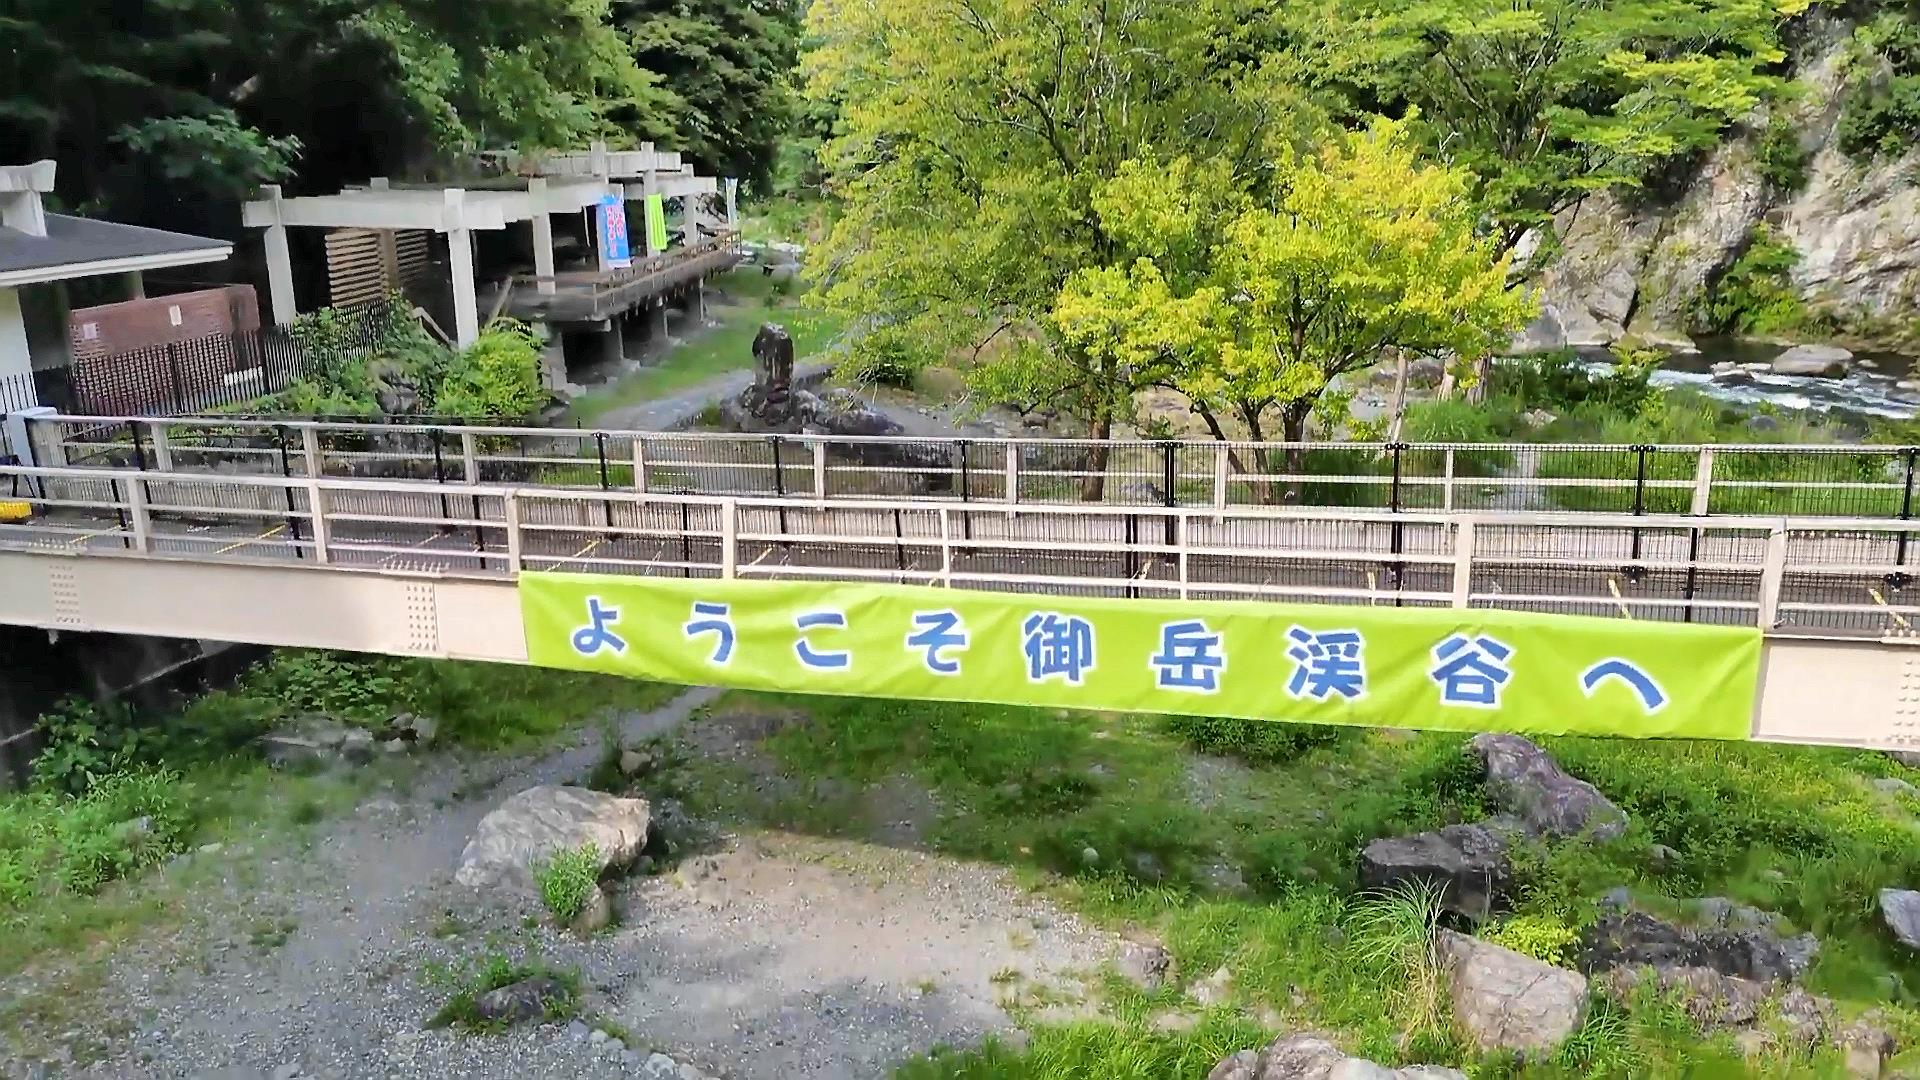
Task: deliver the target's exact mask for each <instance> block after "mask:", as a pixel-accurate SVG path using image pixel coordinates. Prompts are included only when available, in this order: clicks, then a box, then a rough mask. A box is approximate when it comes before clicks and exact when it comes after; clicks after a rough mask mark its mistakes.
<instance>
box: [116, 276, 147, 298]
mask: <svg viewBox="0 0 1920 1080" xmlns="http://www.w3.org/2000/svg"><path fill="white" fill-rule="evenodd" d="M120 283H121V284H122V285H125V286H126V287H127V299H129V300H145V299H146V298H147V275H145V274H143V273H141V272H140V271H138V270H129V271H127V272H126V273H124V274H122V275H120Z"/></svg>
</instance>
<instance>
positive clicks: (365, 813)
mask: <svg viewBox="0 0 1920 1080" xmlns="http://www.w3.org/2000/svg"><path fill="white" fill-rule="evenodd" d="M717 696H718V692H717V691H712V690H705V689H696V690H689V691H687V692H686V693H684V694H682V695H680V696H679V697H677V698H676V699H674V700H673V701H672V702H670V703H669V704H667V705H666V706H663V707H662V708H660V709H657V710H654V711H653V712H649V713H636V714H633V715H630V716H626V717H623V718H620V723H619V727H620V730H621V733H622V735H623V737H624V738H626V739H637V738H646V737H649V736H652V735H657V734H663V733H667V732H670V731H672V730H673V729H674V728H676V727H678V726H679V725H680V724H682V723H683V722H685V721H686V720H687V718H688V717H689V716H692V715H694V714H695V713H697V712H698V711H699V710H700V709H702V708H703V707H704V706H705V705H707V704H708V703H710V702H711V701H712V700H714V698H715V697H717ZM600 752H601V747H600V736H599V734H598V732H597V731H595V732H589V733H587V734H585V735H583V736H582V737H581V738H580V739H579V740H578V741H577V742H576V743H575V744H574V745H572V746H569V747H567V748H565V749H562V750H559V751H556V752H554V753H551V754H548V755H545V756H543V757H539V758H519V759H509V758H501V757H493V758H473V759H469V760H466V761H460V760H456V759H455V758H454V757H453V756H452V755H445V756H442V757H441V758H439V759H438V760H432V759H430V760H427V761H425V762H423V763H421V765H420V766H419V770H418V771H417V772H416V773H415V774H414V775H413V777H412V780H411V783H410V784H406V785H402V786H396V787H395V789H394V790H389V791H385V792H380V793H376V794H374V795H372V796H370V797H368V798H366V799H364V800H362V802H361V803H360V805H359V807H358V809H357V811H356V812H355V813H354V814H353V815H351V816H349V817H345V818H341V819H338V820H333V821H328V822H323V823H320V824H318V825H316V826H315V827H314V831H313V834H312V837H311V841H310V843H309V844H308V845H307V846H306V847H305V848H304V849H299V850H287V849H277V850H276V849H273V848H272V847H271V846H270V845H268V844H266V843H264V842H263V843H261V844H258V845H248V847H252V848H258V850H248V847H241V848H236V849H232V850H223V851H220V852H214V853H209V854H197V855H195V856H193V857H192V858H193V859H194V860H198V861H200V862H202V864H203V866H202V869H205V866H204V864H205V863H209V862H211V863H214V864H216V865H217V873H214V874H212V875H209V876H210V878H211V880H210V881H208V882H207V883H205V884H203V885H202V886H201V887H200V889H199V891H198V892H196V893H195V894H194V896H193V897H192V899H193V901H194V906H195V907H196V908H197V909H199V910H200V912H201V913H202V915H201V917H199V918H194V919H191V920H189V922H188V924H187V925H186V926H185V927H184V928H183V929H182V930H180V931H179V932H177V933H175V934H173V935H171V936H156V937H155V938H150V939H148V940H144V941H141V942H137V943H134V944H130V945H128V946H125V947H122V948H120V949H118V950H116V951H115V952H113V953H112V954H110V955H108V956H106V957H102V958H97V959H93V960H88V961H78V962H76V963H92V964H98V965H101V970H98V971H93V972H90V973H89V974H90V976H91V977H90V978H87V979H83V980H80V981H78V982H69V981H63V980H62V979H61V978H59V977H57V976H65V977H66V979H68V980H71V979H72V978H73V977H74V976H75V974H76V972H75V970H73V969H72V968H68V969H67V970H65V971H63V972H40V973H36V974H32V975H26V976H19V977H16V978H15V979H13V980H10V982H11V983H12V985H9V986H7V987H5V988H4V992H5V993H7V994H32V993H35V992H39V993H60V992H62V991H61V988H62V987H63V986H74V985H85V986H89V987H90V989H89V990H88V992H87V1000H85V1001H84V1002H80V1003H74V1002H69V1003H68V1004H70V1005H76V1004H77V1006H78V1007H76V1008H73V1009H71V1010H69V1011H68V1012H66V1013H65V1014H56V1015H60V1019H59V1020H58V1021H52V1022H50V1024H49V1025H47V1026H43V1027H42V1028H40V1029H29V1030H25V1031H23V1032H22V1034H23V1035H25V1036H27V1037H28V1039H29V1041H30V1042H31V1043H32V1044H34V1048H35V1053H36V1055H37V1056H39V1057H41V1058H43V1059H46V1060H45V1063H44V1064H42V1063H40V1062H34V1061H29V1060H26V1059H15V1060H12V1061H4V1062H0V1065H4V1067H3V1068H0V1073H4V1074H5V1075H25V1076H36V1075H81V1076H98V1077H108V1076H113V1077H119V1076H159V1077H173V1076H196V1077H235V1078H239V1077H247V1078H253V1077H273V1078H275V1080H286V1078H291V1077H298V1076H325V1077H343V1078H344V1077H389V1076H400V1077H407V1078H413V1077H499V1076H515V1077H546V1076H551V1077H600V1076H661V1075H669V1074H663V1073H659V1072H655V1071H650V1069H649V1066H648V1065H647V1064H646V1060H645V1059H646V1055H647V1054H648V1053H649V1052H652V1051H659V1052H663V1053H666V1054H669V1055H671V1056H672V1057H674V1058H675V1059H677V1060H678V1061H680V1062H684V1063H690V1064H693V1065H696V1066H697V1067H698V1068H699V1069H700V1070H702V1071H704V1072H705V1073H707V1074H711V1075H716V1076H722V1077H731V1078H742V1080H753V1078H769V1080H770V1078H774V1077H799V1076H810V1077H879V1076H885V1075H887V1074H888V1073H889V1072H890V1071H891V1069H892V1068H893V1067H894V1066H895V1065H896V1064H897V1063H898V1062H900V1061H901V1060H902V1059H904V1058H907V1057H910V1056H913V1055H915V1054H920V1053H924V1052H925V1051H927V1050H928V1049H930V1048H931V1047H933V1046H934V1045H936V1044H942V1043H944V1044H964V1043H969V1042H972V1041H975V1040H977V1039H979V1038H980V1037H981V1036H983V1035H984V1034H986V1033H988V1032H992V1031H1004V1030H1008V1029H1010V1028H1011V1027H1012V1024H1013V1021H1012V1019H1011V1018H1010V1017H1009V1015H1008V1013H1007V1011H1006V1009H1005V1008H1003V1007H1002V999H1003V997H1004V995H1005V994H1006V993H1007V992H1009V989H1010V988H1013V987H1024V986H1049V987H1054V988H1056V989H1058V990H1060V991H1064V992H1065V993H1066V994H1067V995H1069V996H1072V995H1074V994H1077V993H1081V992H1083V990H1084V986H1083V982H1082V980H1083V978H1084V976H1085V975H1087V974H1089V973H1091V972H1093V971H1095V970H1096V969H1098V968H1099V967H1100V966H1101V965H1102V964H1104V963H1105V961H1106V959H1107V958H1108V957H1109V956H1111V954H1112V951H1113V949H1114V942H1113V941H1112V940H1111V938H1110V937H1108V936H1107V935H1105V934H1102V933H1099V932H1096V931H1094V930H1092V929H1090V928H1088V927H1086V926H1084V925H1083V924H1081V923H1080V922H1079V921H1078V920H1077V919H1075V918H1073V917H1072V916H1070V915H1066V914H1064V913H1061V912H1059V911H1056V910H1053V909H1052V908H1051V907H1050V906H1049V905H1047V904H1046V903H1044V902H1043V901H1041V900H1038V899H1036V898H1034V897H1032V896H1030V895H1028V894H1027V893H1025V892H1024V891H1022V890H1021V889H1020V888H1018V887H1017V886H1016V885H1015V884H1014V883H1013V882H1012V881H1010V880H1009V878H1008V877H1007V875H1006V874H1005V873H1004V872H1003V871H1001V870H999V869H997V868H993V867H986V866H979V865H974V864H967V863H960V862H955V861H952V860H946V859H941V858H937V857H933V856H928V855H924V854H921V853H918V852H913V851H897V850H893V849H890V848H881V847H870V846H867V845H863V844H857V843H849V842H842V841H829V840H818V839H811V838H804V837H796V836H790V835H785V834H771V833H761V834H750V835H744V836H724V837H721V838H720V839H719V840H718V841H717V842H716V844H715V845H714V846H713V847H712V848H711V850H709V851H708V852H706V853H704V854H700V855H696V856H693V857H690V858H688V859H686V860H684V861H682V862H681V863H680V865H679V866H678V867H677V868H675V869H673V870H671V871H668V872H666V873H662V874H658V875H655V876H651V877H640V878H632V879H629V880H627V881H625V882H622V883H620V885H619V886H618V887H617V889H616V890H615V892H614V902H615V908H616V910H617V911H620V912H621V913H622V917H621V920H620V926H619V927H618V928H617V929H615V930H613V931H611V932H609V933H606V934H603V935H600V936H598V937H595V938H592V939H587V940H582V939H578V938H574V937H571V936H567V935H562V934H557V933H556V932H554V931H553V930H551V929H549V928H548V927H547V926H546V925H545V924H544V923H543V922H541V921H539V920H534V919H528V918H526V917H525V912H526V909H525V908H524V907H522V906H519V905H517V904H515V903H510V902H505V901H502V900H501V899H500V898H498V897H489V896H482V895H478V894H476V893H474V892H473V891H472V890H468V889H464V888H462V887H460V886H458V885H456V884H454V883H453V881H452V873H453V869H454V867H455V864H456V862H457V859H458V856H459V852H460V849H461V847H462V846H463V845H464V844H465V843H466V840H467V838H468V837H469V836H470V835H471V833H472V831H473V829H474V826H475V825H476V824H477V823H478V821H479V819H480V817H481V816H482V815H484V814H485V813H486V812H487V811H488V810H489V809H491V808H492V807H493V806H494V805H496V804H497V803H498V802H499V801H500V800H501V799H502V798H504V797H505V796H506V795H508V794H511V793H512V792H514V791H518V790H520V789H522V788H524V787H527V786H530V785H533V784H539V783H564V782H577V781H578V780H580V779H581V778H582V777H584V776H585V775H586V773H587V772H588V771H589V770H590V769H591V768H592V766H593V765H594V763H595V762H596V761H597V760H598V758H599V755H600ZM402 788H404V789H402ZM491 949H497V950H501V951H504V952H506V953H507V954H509V955H511V956H513V957H515V958H527V959H537V960H538V961H539V962H541V963H544V964H546V965H549V966H551V967H554V968H558V969H561V970H568V969H571V970H575V971H577V972H578V973H579V975H580V979H581V984H582V988H583V998H584V1002H583V1015H584V1016H585V1017H586V1018H587V1019H588V1021H589V1022H590V1023H592V1024H594V1025H595V1026H602V1025H604V1026H606V1027H609V1028H611V1029H612V1030H613V1031H615V1032H617V1033H620V1034H622V1035H624V1036H625V1037H626V1038H627V1039H629V1040H631V1041H632V1042H633V1043H635V1044H636V1045H633V1046H630V1047H626V1048H624V1050H625V1052H624V1053H623V1052H622V1049H621V1048H617V1047H616V1046H615V1044H613V1043H611V1042H604V1043H603V1042H594V1041H590V1040H588V1039H587V1038H586V1037H585V1036H586V1035H587V1034H588V1031H589V1030H590V1029H589V1028H587V1027H583V1026H580V1025H574V1026H573V1027H572V1028H569V1027H567V1026H564V1025H558V1024H554V1025H545V1026H541V1027H535V1028H523V1029H517V1030H514V1031H511V1032H509V1033H506V1034H499V1035H471V1034H463V1033H459V1032H455V1031H448V1030H424V1029H423V1024H422V1022H423V1020H424V1018H426V1017H428V1016H429V1015H431V1014H432V1013H433V1012H434V1011H435V1010H436V1009H437V1008H438V1007H439V1006H440V1005H441V1004H443V1003H444V1002H445V1001H446V999H447V997H448V995H449V991H448V990H447V989H446V988H445V987H444V986H443V985H439V984H436V982H435V979H434V972H435V970H436V968H442V967H445V966H448V965H453V966H460V965H463V964H470V963H471V962H472V961H473V960H474V958H476V957H477V956H479V955H480V954H482V953H484V952H486V951H488V950H491ZM76 1059H79V1060H76ZM82 1060H84V1061H86V1062H87V1064H84V1065H83V1064H81V1061H82Z"/></svg>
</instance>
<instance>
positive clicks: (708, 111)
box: [613, 0, 800, 194]
mask: <svg viewBox="0 0 1920 1080" xmlns="http://www.w3.org/2000/svg"><path fill="white" fill-rule="evenodd" d="M613 17H614V23H615V25H617V26H619V27H621V28H622V29H623V30H624V31H625V32H626V33H627V34H628V35H629V38H630V44H631V48H632V51H633V56H634V59H635V61H636V62H637V63H638V64H639V66H640V67H641V68H642V69H644V70H646V71H650V72H654V73H656V74H658V75H659V76H660V77H661V79H662V81H663V86H664V87H665V88H666V89H667V90H668V92H670V93H671V94H672V95H673V99H674V104H673V107H672V114H671V116H670V117H669V116H665V115H662V116H660V117H659V118H658V119H655V120H654V122H655V123H659V122H661V121H662V120H670V123H667V124H666V125H665V126H666V127H667V130H666V131H665V132H664V133H663V134H660V135H659V136H657V137H658V138H660V139H661V140H662V141H665V142H670V143H671V144H672V145H674V146H677V147H679V148H680V150H681V152H682V153H683V154H685V155H686V156H687V157H688V158H689V159H690V160H692V161H693V162H694V164H695V165H696V166H698V167H699V168H700V169H701V170H702V171H703V172H710V173H712V174H714V175H719V176H733V177H738V178H740V179H741V180H742V181H744V182H745V183H746V184H747V185H748V186H749V187H750V188H751V189H752V190H753V191H755V192H757V193H760V194H765V193H766V192H767V191H768V189H769V188H770V186H771V180H772V174H773V164H774V159H775V157H776V156H777V155H778V153H779V149H780V142H781V140H782V139H783V138H784V137H785V136H786V135H787V134H788V132H790V131H791V130H792V128H793V123H794V93H793V86H792V82H793V72H794V65H795V63H796V62H797V57H798V51H799V41H800V15H799V11H798V9H797V8H796V7H795V5H794V3H793V0H616V2H615V4H614V8H613ZM649 119H650V118H649V117H647V116H645V115H635V116H633V117H631V120H632V121H633V122H634V123H635V124H644V123H646V122H647V121H648V120H649ZM649 137H655V136H652V135H649Z"/></svg>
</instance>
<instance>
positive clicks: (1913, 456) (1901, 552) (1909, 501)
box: [1892, 446, 1920, 585]
mask: <svg viewBox="0 0 1920 1080" xmlns="http://www.w3.org/2000/svg"><path fill="white" fill-rule="evenodd" d="M1906 456H1907V479H1906V484H1905V486H1904V487H1902V488H1901V491H1900V520H1901V521H1910V520H1912V518H1913V472H1914V463H1915V461H1916V460H1917V459H1920V446H1909V447H1907V449H1906ZM1911 535H1912V534H1910V533H1904V532H1903V533H1901V534H1900V538H1899V540H1898V541H1897V542H1896V547H1895V549H1894V555H1893V565H1894V566H1895V567H1901V566H1905V565H1907V542H1908V540H1909V539H1910V537H1911ZM1892 576H1893V577H1896V578H1900V579H1901V581H1900V584H1902V585H1905V584H1906V581H1905V577H1906V571H1904V570H1898V569H1896V570H1895V571H1894V572H1893V575H1892Z"/></svg>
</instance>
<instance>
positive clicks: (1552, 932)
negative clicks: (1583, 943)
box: [1480, 915, 1580, 967]
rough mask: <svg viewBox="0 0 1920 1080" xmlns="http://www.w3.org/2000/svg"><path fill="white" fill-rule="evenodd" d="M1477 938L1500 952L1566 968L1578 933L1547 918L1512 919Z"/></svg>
mask: <svg viewBox="0 0 1920 1080" xmlns="http://www.w3.org/2000/svg"><path fill="white" fill-rule="evenodd" d="M1480 936H1481V937H1482V938H1485V939H1486V940H1488V941H1491V942H1493V943H1494V944H1495V945H1498V946H1500V947H1502V948H1506V949H1512V950H1513V951H1514V952H1517V953H1524V954H1526V955H1527V956H1531V957H1533V958H1534V959H1535V960H1544V961H1546V962H1547V963H1549V964H1557V965H1559V966H1561V967H1565V966H1567V965H1568V964H1569V963H1571V961H1572V960H1573V948H1574V946H1575V945H1577V944H1579V942H1580V933H1579V931H1577V930H1575V929H1574V928H1573V927H1571V926H1568V925H1567V924H1566V923H1564V922H1561V921H1560V920H1559V919H1556V918H1554V917H1553V916H1551V915H1514V916H1512V917H1511V918H1507V919H1503V920H1501V921H1500V922H1498V923H1496V924H1494V925H1493V926H1491V927H1488V928H1487V929H1486V930H1485V931H1483V932H1482V933H1481V934H1480Z"/></svg>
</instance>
